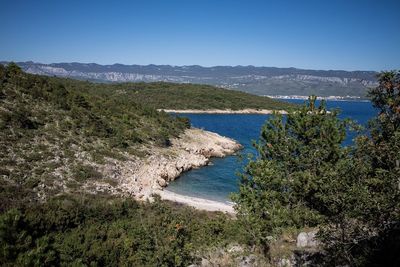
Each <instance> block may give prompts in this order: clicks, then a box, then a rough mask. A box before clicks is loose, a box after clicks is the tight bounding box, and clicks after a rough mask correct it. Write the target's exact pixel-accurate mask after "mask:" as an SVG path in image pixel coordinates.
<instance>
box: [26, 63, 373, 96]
mask: <svg viewBox="0 0 400 267" xmlns="http://www.w3.org/2000/svg"><path fill="white" fill-rule="evenodd" d="M18 65H19V66H21V67H22V68H23V69H24V70H25V71H27V72H29V73H34V74H42V75H49V76H54V75H55V76H58V77H71V78H77V79H81V80H91V81H101V82H156V81H164V82H176V83H196V84H209V85H214V86H218V87H223V88H228V89H233V90H239V91H245V92H249V93H253V94H257V95H300V96H308V95H311V94H315V95H317V96H341V97H347V96H351V97H360V98H365V97H366V92H367V90H368V88H371V87H374V86H376V85H377V80H376V75H377V72H374V71H342V70H327V71H325V70H305V69H296V68H274V67H254V66H235V67H231V66H215V67H201V66H197V65H194V66H170V65H146V66H143V65H123V64H114V65H99V64H94V63H90V64H84V63H53V64H41V63H34V62H19V63H18Z"/></svg>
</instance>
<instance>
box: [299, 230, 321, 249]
mask: <svg viewBox="0 0 400 267" xmlns="http://www.w3.org/2000/svg"><path fill="white" fill-rule="evenodd" d="M317 232H318V231H317V230H314V231H311V232H301V233H300V234H299V235H298V236H297V243H296V245H297V247H298V248H305V247H316V246H318V240H317V239H316V235H317Z"/></svg>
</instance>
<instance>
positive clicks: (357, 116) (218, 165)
mask: <svg viewBox="0 0 400 267" xmlns="http://www.w3.org/2000/svg"><path fill="white" fill-rule="evenodd" d="M288 101H290V102H294V103H303V102H304V101H303V100H288ZM327 106H328V108H329V109H332V108H338V109H340V110H341V114H340V118H351V119H353V120H356V121H357V122H358V123H360V124H363V125H366V124H367V122H368V120H369V119H370V118H371V117H372V116H374V115H375V114H376V111H375V109H374V108H373V107H372V105H371V103H370V102H356V101H328V102H327ZM184 116H186V117H189V118H190V120H191V123H192V125H193V126H194V127H197V128H202V129H205V130H208V131H212V132H216V133H218V134H220V135H223V136H227V137H231V138H233V139H235V140H237V141H238V142H239V143H241V144H242V145H243V146H244V149H243V150H241V151H240V153H239V155H235V156H228V157H225V158H222V159H212V161H211V162H212V163H211V164H210V165H209V166H206V167H202V168H200V169H195V170H191V171H189V172H186V173H184V174H183V175H181V176H180V178H178V179H177V180H175V181H173V182H171V183H170V185H169V186H168V190H170V191H173V192H176V193H179V194H183V195H189V196H195V197H201V198H206V199H212V200H218V201H229V194H230V193H231V192H235V191H236V190H237V188H238V176H237V172H240V171H241V170H242V169H243V166H244V164H245V163H244V161H243V160H241V159H240V158H241V157H242V158H243V159H245V158H247V155H248V154H249V153H252V154H254V153H255V150H254V149H253V147H252V143H253V140H257V139H258V137H259V135H260V129H261V127H262V125H263V124H264V122H265V120H266V119H267V118H268V116H269V115H247V114H246V115H245V114H229V115H226V114H185V115H184ZM351 139H352V136H350V137H349V138H348V140H347V142H346V143H349V142H351Z"/></svg>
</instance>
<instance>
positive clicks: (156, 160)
mask: <svg viewBox="0 0 400 267" xmlns="http://www.w3.org/2000/svg"><path fill="white" fill-rule="evenodd" d="M241 148H242V146H241V145H240V144H239V143H238V142H237V141H235V140H233V139H231V138H228V137H224V136H221V135H219V134H217V133H214V132H209V131H205V130H201V129H197V128H190V129H186V130H185V132H184V133H183V134H181V135H180V136H179V137H176V138H173V139H171V146H169V147H154V146H152V147H148V148H147V155H148V156H145V157H141V158H140V157H138V156H133V155H128V154H125V155H124V156H125V157H126V158H125V159H124V160H117V159H111V158H109V159H108V160H107V162H106V163H105V164H102V165H97V166H96V167H97V169H99V170H100V171H101V172H102V173H103V175H104V176H106V177H109V179H112V180H113V181H115V185H110V184H109V183H107V182H104V181H88V182H87V183H86V184H85V185H84V186H83V188H84V189H85V190H86V191H89V192H90V193H93V194H96V193H98V192H108V193H110V194H112V195H124V196H126V197H133V198H135V199H136V200H140V201H146V200H152V199H153V195H154V194H159V195H160V197H161V198H162V199H165V200H169V201H173V202H177V203H182V204H185V205H189V206H192V207H194V208H196V209H200V210H206V211H222V212H228V213H234V211H233V206H232V205H230V204H228V203H223V202H218V201H213V200H208V199H202V198H196V197H190V196H185V195H180V194H176V193H174V192H171V191H168V190H164V189H165V188H166V187H167V186H168V184H169V182H171V181H173V180H175V179H177V178H178V177H179V176H180V175H181V174H182V173H183V172H186V171H190V170H191V169H194V168H200V167H202V166H206V165H208V164H209V162H210V158H212V157H225V156H228V155H232V154H234V153H235V152H236V151H238V150H240V149H241Z"/></svg>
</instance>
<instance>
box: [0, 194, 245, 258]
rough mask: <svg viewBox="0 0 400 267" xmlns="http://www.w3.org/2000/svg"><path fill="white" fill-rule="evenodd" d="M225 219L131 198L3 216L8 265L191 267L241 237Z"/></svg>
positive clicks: (59, 203)
mask: <svg viewBox="0 0 400 267" xmlns="http://www.w3.org/2000/svg"><path fill="white" fill-rule="evenodd" d="M237 230H238V229H237V228H236V227H235V221H232V220H230V219H229V218H228V217H226V216H224V215H218V214H207V213H203V212H198V211H194V210H193V209H189V208H182V207H179V208H176V207H173V206H170V205H169V204H167V203H163V202H161V201H159V200H158V199H157V198H156V201H155V203H153V204H146V203H144V204H140V203H137V202H135V201H134V200H128V199H125V200H123V199H115V198H114V199H107V198H104V199H102V198H100V197H98V196H97V197H95V198H89V197H85V198H82V197H79V198H78V197H59V198H57V199H53V200H50V201H49V202H47V203H45V204H42V205H25V206H23V207H20V208H18V209H11V210H8V211H7V212H5V213H3V214H2V215H0V246H1V248H0V262H2V265H3V266H13V265H18V266H50V265H63V266H71V265H78V266H116V265H124V266H188V265H189V264H191V263H193V262H195V261H196V256H195V252H196V251H199V250H201V249H202V248H206V247H212V246H217V245H224V244H226V242H232V241H234V240H236V239H237V237H238V233H237V232H238V231H237Z"/></svg>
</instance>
